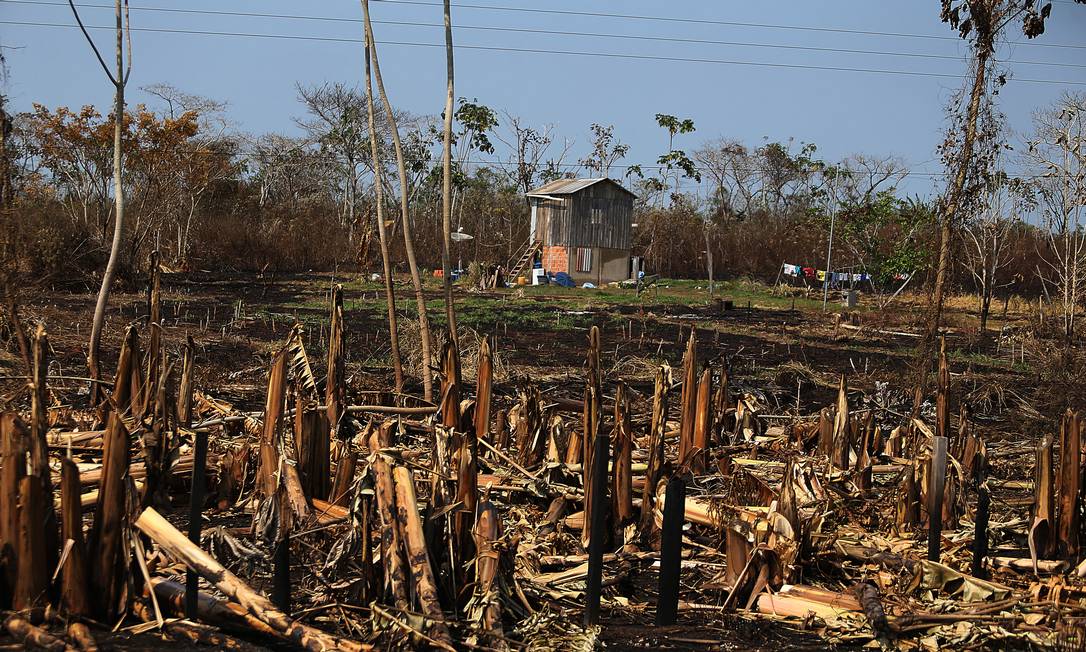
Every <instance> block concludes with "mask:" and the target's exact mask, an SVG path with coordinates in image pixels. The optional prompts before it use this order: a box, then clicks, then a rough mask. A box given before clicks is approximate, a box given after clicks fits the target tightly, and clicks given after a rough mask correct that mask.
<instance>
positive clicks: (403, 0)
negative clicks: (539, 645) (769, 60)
mask: <svg viewBox="0 0 1086 652" xmlns="http://www.w3.org/2000/svg"><path fill="white" fill-rule="evenodd" d="M374 2H383V3H387V4H400V5H422V6H427V7H440V6H441V3H438V2H425V1H423V0H374ZM456 7H457V9H477V10H483V11H508V12H521V13H533V14H553V15H562V16H584V17H590V18H620V19H624V20H642V21H659V22H667V23H686V24H694V25H723V26H726V27H755V28H759V29H783V30H794V31H802V32H829V33H833V34H859V35H863V36H891V37H895V38H917V39H927V40H935V41H955V42H960V41H961V39H959V38H958V37H956V36H936V35H934V34H908V33H902V32H876V31H871V30H862V29H846V28H842V27H808V26H802V25H774V24H771V23H742V22H736V21H728V20H712V19H708V18H673V17H670V16H643V15H635V14H617V13H608V12H602V11H573V10H568V9H535V8H528V7H503V6H498V5H475V4H467V3H460V2H458V3H456ZM1020 45H1029V46H1033V47H1045V48H1072V49H1078V50H1086V45H1071V44H1060V43H1043V42H1039V43H1034V42H1028V43H1021V44H1020Z"/></svg>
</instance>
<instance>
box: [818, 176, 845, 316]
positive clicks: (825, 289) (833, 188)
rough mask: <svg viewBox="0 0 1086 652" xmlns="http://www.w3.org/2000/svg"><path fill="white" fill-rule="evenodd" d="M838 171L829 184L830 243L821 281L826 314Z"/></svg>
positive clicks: (823, 309) (835, 219) (835, 214)
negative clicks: (823, 277)
mask: <svg viewBox="0 0 1086 652" xmlns="http://www.w3.org/2000/svg"><path fill="white" fill-rule="evenodd" d="M840 173H841V172H840V170H838V171H837V173H836V174H834V175H833V183H831V184H830V188H831V191H830V192H832V193H833V210H832V211H830V242H829V244H828V245H827V246H826V277H825V279H824V280H823V281H822V312H826V304H827V303H829V299H830V275H831V274H832V273H833V272H831V271H830V265H831V264H832V261H833V227H834V224H835V223H836V222H837V176H838V175H839V174H840Z"/></svg>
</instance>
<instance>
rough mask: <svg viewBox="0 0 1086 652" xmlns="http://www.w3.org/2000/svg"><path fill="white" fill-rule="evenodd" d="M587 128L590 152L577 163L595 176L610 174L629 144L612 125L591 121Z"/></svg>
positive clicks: (625, 152) (624, 156) (623, 155)
mask: <svg viewBox="0 0 1086 652" xmlns="http://www.w3.org/2000/svg"><path fill="white" fill-rule="evenodd" d="M690 124H691V125H692V124H693V123H690ZM589 129H590V130H591V131H592V153H591V154H589V155H588V156H586V157H585V158H583V159H581V160H580V161H579V163H580V164H581V165H583V166H584V167H585V168H587V169H588V171H589V172H591V173H592V174H594V175H595V176H597V177H607V176H610V175H611V167H612V166H613V165H614V164H615V163H617V162H618V161H621V160H622V159H624V158H626V155H627V154H629V153H630V146H629V145H626V144H624V143H623V142H622V141H620V140H619V139H618V138H616V137H615V126H614V125H607V126H606V127H605V126H603V125H601V124H599V123H596V122H593V123H592V126H591V127H589ZM673 137H674V136H673Z"/></svg>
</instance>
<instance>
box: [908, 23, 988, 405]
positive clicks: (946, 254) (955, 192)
mask: <svg viewBox="0 0 1086 652" xmlns="http://www.w3.org/2000/svg"><path fill="white" fill-rule="evenodd" d="M991 52H992V46H991V44H990V43H989V42H987V41H986V40H985V39H984V37H982V36H978V40H977V56H976V70H975V71H974V77H973V88H972V91H971V92H970V95H969V108H968V113H967V114H966V121H965V136H964V138H963V139H962V149H961V152H960V153H959V155H958V161H957V163H958V169H957V170H956V171H955V173H954V180H953V183H952V184H951V186H950V192H948V193H947V198H946V202H945V203H944V204H943V210H942V215H940V218H939V263H938V267H937V268H936V272H935V283H934V286H933V291H932V297H931V306H930V308H929V312H930V318H929V319H928V328H927V330H926V331H925V333H924V337H923V338H922V339H921V341H920V346H919V348H918V350H917V355H918V357H919V359H918V360H917V386H918V388H919V390H920V391H918V392H917V393H916V394H915V395H914V396H915V399H914V404H913V411H914V412H916V411H918V410H919V409H920V403H921V402H922V401H923V396H924V391H925V390H926V388H927V383H928V372H930V371H931V365H932V358H933V354H934V352H935V343H936V339H937V335H938V333H939V327H940V326H941V325H942V319H943V302H944V298H945V295H946V285H947V276H948V275H949V273H950V252H951V248H952V246H953V237H954V221H955V220H956V219H957V216H958V206H959V204H960V203H961V198H962V191H963V190H964V188H965V182H966V181H967V179H968V175H969V163H970V162H971V160H972V158H973V143H974V142H975V141H976V137H977V116H978V114H979V113H980V103H981V100H982V99H983V97H984V88H985V85H986V83H987V72H988V59H989V57H990V56H991Z"/></svg>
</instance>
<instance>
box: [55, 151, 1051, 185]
mask: <svg viewBox="0 0 1086 652" xmlns="http://www.w3.org/2000/svg"><path fill="white" fill-rule="evenodd" d="M109 147H112V145H110V146H109ZM50 149H52V150H57V149H62V150H67V151H73V150H78V149H82V148H77V147H75V146H71V145H59V146H51V147H50ZM180 153H182V154H219V155H227V156H231V157H238V158H249V159H251V158H255V157H256V154H254V153H253V152H251V151H246V150H244V149H242V148H239V149H237V150H233V151H231V150H229V149H212V148H207V147H185V148H182V149H181V151H180ZM289 154H300V155H301V156H302V157H303V158H304V160H302V161H279V162H278V164H279V165H308V164H310V163H312V162H313V161H324V162H334V163H341V162H345V159H344V158H343V157H340V156H336V155H334V154H328V153H326V152H312V151H305V150H303V149H299V148H298V147H291V148H288V149H286V150H282V151H279V150H277V151H276V152H275V154H273V155H272V156H273V157H282V156H285V155H289ZM427 162H430V160H429V159H427ZM433 162H434V163H436V161H433ZM387 163H391V162H387ZM460 163H462V164H471V165H484V166H489V167H498V168H505V167H516V166H517V162H516V161H502V160H499V159H464V160H463V161H460ZM360 164H361V165H365V166H366V167H370V166H368V165H366V163H365V161H360ZM536 167H537V168H539V169H546V168H559V169H564V170H580V169H583V168H585V167H586V166H585V165H584V164H582V163H561V162H556V161H548V162H545V163H539V164H538V165H537V166H536ZM827 167H832V165H831V166H827ZM632 168H637V169H639V170H643V171H644V170H656V171H660V170H666V169H671V168H668V167H667V166H665V165H659V164H649V163H629V164H620V163H612V164H611V165H610V166H608V169H615V170H630V169H632ZM730 169H731V170H732V171H735V172H747V173H755V174H770V173H774V172H776V171H775V170H770V169H768V168H758V167H732V168H730ZM697 170H698V171H700V172H704V171H705V168H704V167H703V166H697ZM819 171H820V170H818V169H811V170H808V172H810V173H811V174H814V173H817V172H819ZM945 175H946V172H935V171H929V170H911V169H909V168H899V169H898V173H897V174H896V175H895V176H900V177H902V178H904V177H926V178H939V177H943V176H945ZM1007 176H1008V177H1010V178H1013V179H1040V178H1044V177H1046V176H1048V175H1047V174H1031V173H1027V172H1008V173H1007ZM627 178H628V177H627ZM713 185H716V184H715V183H714V182H713V181H711V180H708V179H706V180H703V181H700V182H694V183H683V184H682V186H683V187H687V188H689V187H703V186H713Z"/></svg>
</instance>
